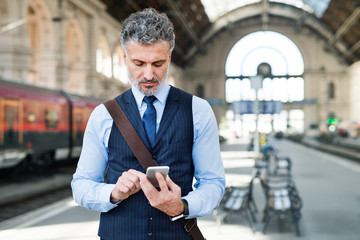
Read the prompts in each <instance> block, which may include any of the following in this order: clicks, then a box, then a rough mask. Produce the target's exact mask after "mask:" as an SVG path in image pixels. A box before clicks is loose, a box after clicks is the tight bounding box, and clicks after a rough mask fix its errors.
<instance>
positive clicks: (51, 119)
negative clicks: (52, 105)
mask: <svg viewBox="0 0 360 240" xmlns="http://www.w3.org/2000/svg"><path fill="white" fill-rule="evenodd" d="M58 121H59V113H58V112H57V111H56V110H46V111H45V124H46V127H48V128H54V127H56V126H57V123H58Z"/></svg>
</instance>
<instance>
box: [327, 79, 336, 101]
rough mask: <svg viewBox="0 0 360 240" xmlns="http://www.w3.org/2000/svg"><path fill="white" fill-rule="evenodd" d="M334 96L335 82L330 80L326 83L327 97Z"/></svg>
mask: <svg viewBox="0 0 360 240" xmlns="http://www.w3.org/2000/svg"><path fill="white" fill-rule="evenodd" d="M334 98H335V84H334V83H333V82H330V83H329V84H328V99H334Z"/></svg>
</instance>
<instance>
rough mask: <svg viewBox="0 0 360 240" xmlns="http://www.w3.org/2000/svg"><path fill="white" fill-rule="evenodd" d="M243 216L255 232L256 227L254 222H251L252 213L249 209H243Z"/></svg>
mask: <svg viewBox="0 0 360 240" xmlns="http://www.w3.org/2000/svg"><path fill="white" fill-rule="evenodd" d="M245 216H246V220H247V222H248V224H249V226H250V227H251V229H252V230H253V233H255V231H256V229H255V225H254V222H253V220H252V214H251V210H250V209H245Z"/></svg>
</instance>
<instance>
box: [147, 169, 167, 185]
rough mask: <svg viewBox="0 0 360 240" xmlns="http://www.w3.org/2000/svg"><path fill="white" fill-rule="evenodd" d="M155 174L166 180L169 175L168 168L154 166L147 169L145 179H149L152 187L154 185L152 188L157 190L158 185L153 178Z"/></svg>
mask: <svg viewBox="0 0 360 240" xmlns="http://www.w3.org/2000/svg"><path fill="white" fill-rule="evenodd" d="M156 172H159V173H161V174H162V175H163V176H164V178H166V176H167V175H168V173H169V166H154V167H148V168H147V169H146V177H147V178H148V179H149V181H150V182H151V183H152V185H154V187H156V188H158V187H159V183H158V181H157V179H156V176H155V173H156Z"/></svg>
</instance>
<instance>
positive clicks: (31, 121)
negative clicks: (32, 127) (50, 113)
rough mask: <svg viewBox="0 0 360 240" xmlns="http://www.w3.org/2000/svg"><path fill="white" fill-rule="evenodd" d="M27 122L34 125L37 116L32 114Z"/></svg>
mask: <svg viewBox="0 0 360 240" xmlns="http://www.w3.org/2000/svg"><path fill="white" fill-rule="evenodd" d="M27 121H28V123H34V122H35V121H36V115H35V113H33V112H31V113H29V114H28V115H27Z"/></svg>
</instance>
